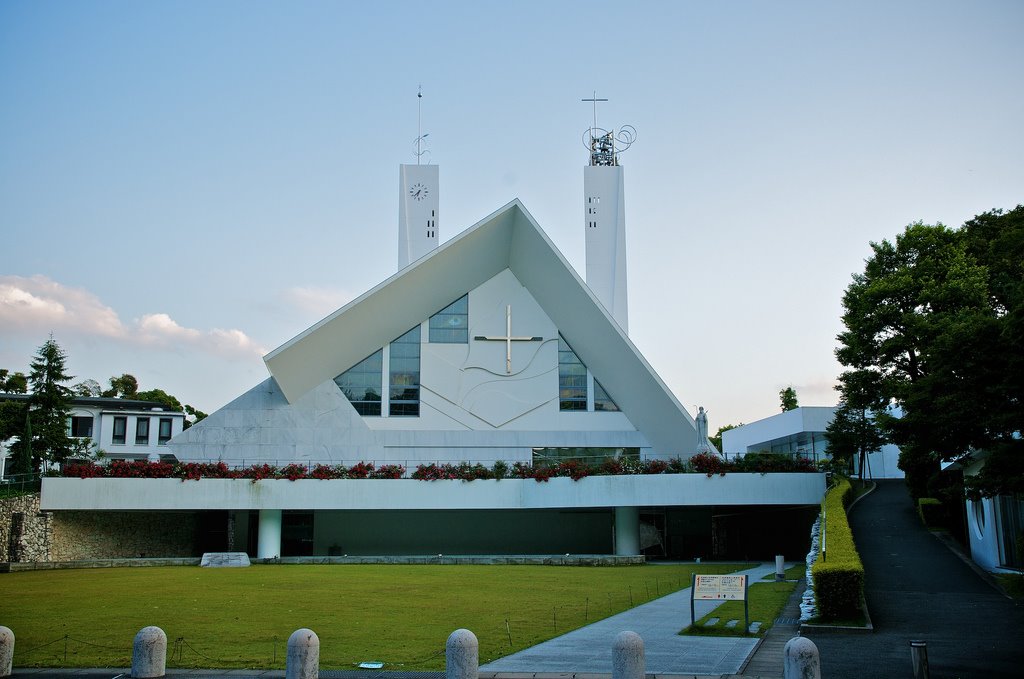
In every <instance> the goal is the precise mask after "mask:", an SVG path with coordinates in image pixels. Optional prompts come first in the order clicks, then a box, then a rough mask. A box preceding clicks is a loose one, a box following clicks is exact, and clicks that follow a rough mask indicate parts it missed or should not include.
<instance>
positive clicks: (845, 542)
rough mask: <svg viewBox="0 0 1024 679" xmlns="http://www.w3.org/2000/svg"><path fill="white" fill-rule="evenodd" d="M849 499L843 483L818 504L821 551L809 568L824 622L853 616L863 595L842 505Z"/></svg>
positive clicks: (859, 567)
mask: <svg viewBox="0 0 1024 679" xmlns="http://www.w3.org/2000/svg"><path fill="white" fill-rule="evenodd" d="M852 499H853V489H852V488H851V486H850V482H849V481H848V480H843V481H842V482H840V483H839V484H838V485H836V486H835V487H834V488H832V489H831V490H830V491H828V493H826V494H825V500H824V502H823V503H822V505H823V506H822V509H823V511H824V513H825V521H824V522H823V526H822V532H823V534H824V547H825V551H824V554H823V555H822V557H820V558H819V559H818V560H817V561H816V562H815V564H814V566H813V567H812V568H811V577H812V578H813V579H814V594H815V598H816V600H817V604H818V615H819V617H821V618H822V619H825V620H834V619H838V618H848V617H851V616H853V615H856V614H857V613H858V612H859V611H860V604H861V599H862V598H863V596H864V566H863V565H861V562H860V556H859V555H858V554H857V548H856V547H855V546H854V542H853V532H852V531H851V530H850V524H849V523H848V522H847V520H846V506H847V505H848V504H849V502H850V501H851V500H852Z"/></svg>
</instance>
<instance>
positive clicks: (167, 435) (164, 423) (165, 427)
mask: <svg viewBox="0 0 1024 679" xmlns="http://www.w3.org/2000/svg"><path fill="white" fill-rule="evenodd" d="M171 422H172V420H171V418H169V417H161V418H160V431H158V432H157V437H156V442H157V444H158V445H161V446H163V445H166V444H167V442H168V441H170V440H171Z"/></svg>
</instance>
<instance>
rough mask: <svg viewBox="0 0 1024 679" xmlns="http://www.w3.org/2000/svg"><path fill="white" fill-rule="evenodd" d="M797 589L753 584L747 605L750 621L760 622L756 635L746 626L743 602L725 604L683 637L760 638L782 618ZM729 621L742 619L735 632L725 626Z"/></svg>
mask: <svg viewBox="0 0 1024 679" xmlns="http://www.w3.org/2000/svg"><path fill="white" fill-rule="evenodd" d="M794 589H796V583H795V582H785V581H783V582H759V581H758V582H752V583H750V587H749V588H748V590H747V595H748V596H749V597H750V601H749V602H748V606H749V613H750V622H752V623H753V622H760V623H761V628H760V629H759V630H758V633H757V634H750V633H749V632H747V630H746V628H745V627H744V626H743V622H744V618H743V602H742V601H726V602H725V603H723V604H722V605H721V606H719V607H718V608H716V609H715V610H713V611H711V613H709V614H708V615H705V616H704V617H703V618H701V619H700V620H698V621H697V624H696V625H693V626H687V627H686V628H684V629H683V630H682V631H681V632H680V634H687V635H695V636H707V637H754V636H761V635H763V634H764V633H765V632H767V631H768V630H769V629H771V628H772V625H774V624H775V618H777V617H779V614H780V613H781V612H782V609H783V608H785V606H786V602H787V601H789V596H790V595H791V594H792V593H793V590H794ZM711 618H718V622H717V623H716V624H714V625H712V626H707V625H706V624H705V623H707V621H708V620H710V619H711ZM730 620H739V625H737V626H736V627H735V628H733V629H729V628H728V627H726V626H725V624H726V623H727V622H729V621H730Z"/></svg>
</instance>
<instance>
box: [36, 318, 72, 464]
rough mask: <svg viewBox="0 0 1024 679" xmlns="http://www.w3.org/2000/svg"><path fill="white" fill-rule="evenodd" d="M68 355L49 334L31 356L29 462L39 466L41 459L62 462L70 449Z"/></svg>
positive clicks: (42, 460) (69, 377)
mask: <svg viewBox="0 0 1024 679" xmlns="http://www.w3.org/2000/svg"><path fill="white" fill-rule="evenodd" d="M66 360H67V356H66V355H65V354H64V350H63V349H61V348H60V345H58V344H57V342H55V341H54V339H53V337H52V336H51V337H50V339H48V340H47V341H46V342H45V343H44V344H43V346H41V347H39V352H38V353H37V354H36V355H35V357H33V359H32V365H31V372H30V374H29V385H30V386H31V391H32V395H31V396H30V397H29V414H30V417H31V427H32V435H31V436H26V438H27V439H29V440H30V441H31V442H32V453H33V454H32V458H33V459H32V466H33V468H34V469H35V470H37V471H38V470H39V469H40V468H41V466H42V462H44V461H45V462H57V463H60V462H63V461H64V460H65V459H66V458H67V457H68V455H69V454H70V453H71V450H72V441H71V439H70V438H68V418H69V417H70V415H71V405H70V401H71V396H72V394H71V389H70V388H69V387H68V386H67V385H66V384H65V382H68V381H70V380H71V379H72V377H71V376H70V375H68V374H67V373H66V372H65V362H66Z"/></svg>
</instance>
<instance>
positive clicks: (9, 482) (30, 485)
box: [0, 474, 40, 498]
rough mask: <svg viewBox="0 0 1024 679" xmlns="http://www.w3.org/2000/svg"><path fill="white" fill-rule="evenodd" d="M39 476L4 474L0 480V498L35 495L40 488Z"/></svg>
mask: <svg viewBox="0 0 1024 679" xmlns="http://www.w3.org/2000/svg"><path fill="white" fill-rule="evenodd" d="M39 479H40V475H39V474H6V475H5V476H4V477H3V478H2V479H0V498H4V497H14V496H15V495H25V494H26V493H36V492H38V491H39V486H40V481H39Z"/></svg>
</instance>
